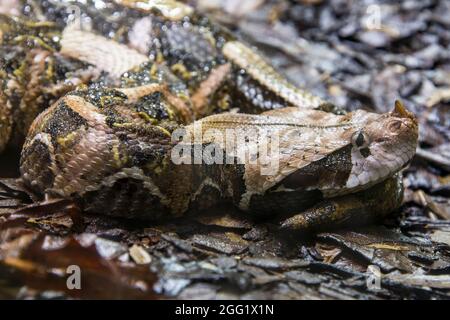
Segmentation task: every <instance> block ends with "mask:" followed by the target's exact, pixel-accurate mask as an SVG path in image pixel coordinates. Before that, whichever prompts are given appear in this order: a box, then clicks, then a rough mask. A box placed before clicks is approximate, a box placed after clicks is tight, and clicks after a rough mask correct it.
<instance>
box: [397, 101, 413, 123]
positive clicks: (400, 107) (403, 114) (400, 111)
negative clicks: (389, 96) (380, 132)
mask: <svg viewBox="0 0 450 320" xmlns="http://www.w3.org/2000/svg"><path fill="white" fill-rule="evenodd" d="M392 115H394V116H397V117H399V118H409V119H411V120H413V121H414V122H417V120H416V116H415V115H414V113H412V112H411V111H408V110H407V109H406V107H405V105H404V104H403V102H401V101H400V100H395V106H394V110H392Z"/></svg>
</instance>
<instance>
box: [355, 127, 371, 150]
mask: <svg viewBox="0 0 450 320" xmlns="http://www.w3.org/2000/svg"><path fill="white" fill-rule="evenodd" d="M369 143H370V141H369V137H368V136H367V134H366V133H365V132H364V131H362V130H360V131H356V132H355V133H354V134H353V135H352V144H353V146H355V147H356V148H358V149H359V148H366V147H367V146H368V145H369Z"/></svg>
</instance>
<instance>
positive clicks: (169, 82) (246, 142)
mask: <svg viewBox="0 0 450 320" xmlns="http://www.w3.org/2000/svg"><path fill="white" fill-rule="evenodd" d="M33 3H34V4H35V2H33ZM40 3H41V4H40V7H38V8H36V4H35V5H34V7H30V5H29V3H28V1H22V2H20V1H17V2H14V5H13V7H15V10H16V12H22V13H23V14H22V15H21V16H18V17H17V16H16V17H13V16H12V15H11V14H10V15H3V16H1V19H0V23H1V24H0V26H1V29H0V30H1V36H2V37H1V38H2V49H1V51H2V60H3V61H2V65H3V68H2V74H1V77H0V79H1V80H2V92H1V95H0V103H1V108H2V113H1V114H0V121H1V124H2V126H1V127H0V128H1V130H0V146H5V145H7V144H9V145H14V144H16V145H17V144H20V142H21V141H22V140H23V136H24V135H25V132H27V130H28V129H29V131H28V134H27V136H26V140H25V143H24V145H23V150H22V157H21V173H22V178H23V181H24V182H25V184H26V185H27V186H28V187H30V188H31V189H32V190H33V191H34V192H36V193H37V194H39V195H42V196H44V195H45V196H46V197H47V198H54V197H56V198H70V199H73V200H75V201H76V202H77V203H78V204H79V205H80V207H82V208H83V209H84V211H86V212H94V213H102V214H108V215H113V216H122V217H123V216H125V217H137V218H144V219H159V218H165V217H174V216H180V215H183V214H186V213H189V212H192V211H198V210H203V209H207V208H210V207H212V206H213V205H217V204H220V203H232V204H234V205H235V206H236V207H238V208H239V209H240V210H243V211H247V212H249V213H251V214H256V215H263V216H267V215H272V216H273V215H281V216H283V215H285V216H289V218H287V219H285V220H284V222H283V223H282V226H283V227H287V228H293V229H311V228H322V227H326V226H329V225H338V224H342V223H346V222H347V221H350V220H351V221H364V222H366V221H369V220H371V219H372V218H373V217H375V216H384V215H385V214H387V213H389V212H391V211H392V210H394V209H395V208H397V207H398V206H399V205H400V203H401V201H402V186H401V175H400V174H399V172H400V171H401V170H402V169H403V168H404V167H405V166H406V165H407V164H408V163H409V162H410V161H411V159H412V157H413V156H414V153H415V148H416V144H417V135H418V127H417V121H416V119H415V117H414V115H412V114H411V113H410V112H409V111H407V110H406V109H405V107H404V106H403V105H402V104H401V103H400V102H396V103H395V107H394V109H393V111H391V112H389V113H386V114H376V113H371V112H367V111H363V110H357V111H354V112H351V113H347V114H344V113H342V112H339V111H338V109H337V108H335V107H334V106H333V105H331V104H330V103H328V102H326V101H323V100H322V99H320V98H319V97H316V96H313V95H311V94H309V93H307V92H305V91H303V90H301V89H299V88H296V87H295V86H293V85H292V84H290V83H289V82H288V81H287V80H285V78H283V77H282V76H281V75H280V74H278V73H277V72H276V71H275V70H274V69H273V68H272V67H271V66H270V65H269V64H268V63H267V62H266V61H265V60H264V58H262V57H261V56H260V55H259V54H258V53H257V52H256V51H255V50H254V49H252V48H251V47H250V46H248V45H246V44H244V43H242V42H241V41H239V40H237V39H236V38H235V37H234V36H233V35H232V34H230V33H229V32H228V31H227V30H226V29H224V28H222V27H220V26H218V25H216V24H214V23H212V22H211V21H210V20H209V19H208V18H206V17H204V16H201V15H198V14H196V13H195V12H194V10H193V9H192V8H190V7H189V6H186V5H183V4H180V3H178V2H176V1H169V0H165V1H162V0H159V1H151V0H148V1H132V0H116V1H114V3H111V4H108V5H107V6H106V7H104V8H97V7H96V6H95V5H94V3H93V2H92V1H87V4H81V3H78V2H76V1H75V2H74V1H42V2H40ZM74 3H75V4H78V5H79V6H78V7H77V8H80V10H81V12H83V13H82V14H81V16H80V17H78V18H79V19H78V20H77V19H71V17H72V15H71V14H70V10H68V9H73V5H74ZM38 6H39V5H38ZM26 8H28V9H27V10H24V9H26ZM9 10H10V9H9ZM10 11H11V10H10ZM112 12H122V15H120V16H119V17H118V18H117V19H116V20H114V19H112V17H114V15H112V14H111V13H112ZM86 19H87V20H88V21H90V24H89V28H86V27H85V26H84V25H83V24H82V21H84V20H86ZM50 21H51V22H50ZM48 106H50V107H48ZM46 107H48V108H46ZM42 110H44V111H43V112H42V113H40V114H39V115H38V113H39V112H40V111H42ZM37 115H38V116H37ZM34 118H35V119H34ZM33 120H34V122H33ZM31 122H33V123H32V124H31Z"/></svg>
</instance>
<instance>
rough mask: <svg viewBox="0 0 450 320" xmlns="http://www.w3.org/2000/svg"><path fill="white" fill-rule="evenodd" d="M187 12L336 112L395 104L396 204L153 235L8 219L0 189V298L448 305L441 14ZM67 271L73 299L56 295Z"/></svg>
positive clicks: (251, 5) (28, 214)
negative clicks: (398, 143) (413, 132)
mask: <svg viewBox="0 0 450 320" xmlns="http://www.w3.org/2000/svg"><path fill="white" fill-rule="evenodd" d="M191 4H193V5H194V6H196V7H197V8H198V9H199V10H201V11H204V12H207V13H208V14H209V15H211V16H212V17H214V18H215V19H217V20H220V22H221V23H223V24H225V25H226V26H228V27H229V28H231V29H233V30H234V31H235V32H236V33H237V34H238V35H239V36H240V37H242V38H243V39H245V40H246V41H248V42H250V43H252V44H254V45H255V46H257V47H258V48H260V50H261V51H262V52H263V53H264V54H265V56H266V57H267V58H268V60H270V61H271V62H272V64H273V65H274V66H275V67H276V68H277V69H279V70H280V71H281V72H282V73H283V74H285V75H286V76H287V77H288V78H289V79H290V80H291V81H292V82H293V83H295V84H297V85H299V86H301V87H304V88H307V89H308V90H309V91H311V92H313V93H314V94H317V95H319V96H321V97H323V98H325V99H328V100H329V101H332V102H333V103H335V104H336V105H339V106H344V107H345V108H346V109H348V110H354V109H358V108H365V109H368V110H372V111H377V112H386V111H388V110H391V109H392V108H393V106H394V101H395V100H396V99H401V100H402V101H403V102H404V104H405V105H406V106H407V107H408V109H409V110H411V111H413V112H414V113H415V114H416V115H417V116H418V117H419V123H420V138H419V139H420V144H419V147H418V152H417V155H416V157H415V159H414V161H413V163H412V165H411V166H410V167H409V168H408V169H407V170H406V171H405V172H404V185H405V188H406V191H405V200H404V204H403V205H402V207H401V208H400V209H399V210H398V211H397V212H394V213H393V214H392V215H390V216H389V217H388V218H386V219H385V220H384V221H383V222H382V223H380V224H377V225H372V226H367V227H355V228H352V229H347V230H334V231H330V232H324V233H319V234H314V235H308V236H306V235H299V234H288V235H286V234H280V233H279V232H277V229H276V227H275V226H273V225H271V224H269V223H264V222H255V221H252V220H250V219H248V218H247V217H245V216H244V215H242V214H240V213H238V212H234V211H233V210H232V209H227V208H221V209H218V210H217V211H214V212H209V213H208V214H207V215H203V216H198V217H195V218H186V219H183V220H176V221H172V222H169V223H164V224H162V225H155V224H151V223H144V222H142V221H137V222H136V221H127V220H120V219H112V218H107V217H101V216H86V215H80V214H79V213H78V212H76V210H75V209H73V208H72V209H71V208H70V207H69V208H67V205H66V203H61V202H56V203H50V204H47V205H46V206H45V207H39V208H33V207H27V208H26V209H21V208H22V207H23V206H24V205H27V204H28V203H29V202H30V199H29V197H28V195H27V194H26V193H25V192H23V191H22V190H21V188H20V186H18V185H17V184H16V182H15V180H14V179H9V178H5V179H2V180H0V181H1V187H0V189H1V190H0V298H44V299H53V298H97V299H98V298H113V299H114V298H142V299H152V298H180V299H242V298H249V299H402V298H406V299H449V298H450V20H449V19H448V17H449V16H450V3H449V2H448V1H438V0H425V1H412V0H405V1H369V0H361V1H350V0H347V1H344V0H329V1H325V0H323V1H321V0H298V1H265V0H239V1H236V0H231V1H226V2H225V1H211V0H197V1H191ZM17 162H18V159H17V157H12V158H8V157H7V156H4V155H3V156H1V157H0V167H1V170H0V174H1V175H0V176H3V177H6V176H11V175H12V176H14V175H15V174H16V173H17V169H16V167H17ZM59 208H64V210H60V212H58V210H59ZM50 212H51V214H50ZM55 212H58V213H56V214H55ZM46 213H48V214H46ZM69 265H75V266H79V267H80V270H81V272H82V290H69V289H68V288H67V285H66V279H67V277H68V274H67V273H66V271H67V270H66V269H67V267H68V266H69Z"/></svg>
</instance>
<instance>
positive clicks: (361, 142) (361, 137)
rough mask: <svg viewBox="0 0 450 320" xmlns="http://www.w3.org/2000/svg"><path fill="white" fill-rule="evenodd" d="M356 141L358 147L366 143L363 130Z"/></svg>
mask: <svg viewBox="0 0 450 320" xmlns="http://www.w3.org/2000/svg"><path fill="white" fill-rule="evenodd" d="M355 143H356V145H357V146H358V147H361V146H362V145H363V144H364V135H363V134H362V132H360V133H359V134H358V136H357V137H356V140H355Z"/></svg>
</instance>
